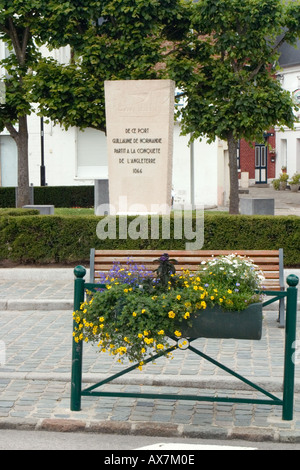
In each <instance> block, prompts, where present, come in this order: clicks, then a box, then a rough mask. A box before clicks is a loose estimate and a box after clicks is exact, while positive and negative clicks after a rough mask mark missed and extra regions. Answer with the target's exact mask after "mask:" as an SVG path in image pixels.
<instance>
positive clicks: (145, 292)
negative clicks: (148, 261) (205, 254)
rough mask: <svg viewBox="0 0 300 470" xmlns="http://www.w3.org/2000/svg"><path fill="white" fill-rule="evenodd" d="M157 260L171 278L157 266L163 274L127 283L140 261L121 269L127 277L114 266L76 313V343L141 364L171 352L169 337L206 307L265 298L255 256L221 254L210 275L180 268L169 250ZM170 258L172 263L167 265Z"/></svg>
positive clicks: (240, 306) (241, 305) (237, 306)
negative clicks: (89, 345)
mask: <svg viewBox="0 0 300 470" xmlns="http://www.w3.org/2000/svg"><path fill="white" fill-rule="evenodd" d="M157 261H158V262H159V267H163V271H168V275H169V281H168V282H167V283H166V282H164V281H165V279H164V277H161V276H160V274H161V272H160V270H159V268H158V270H156V271H155V272H157V273H158V274H159V277H153V273H152V275H151V273H150V274H148V277H147V275H145V276H144V279H143V280H140V279H137V280H136V281H135V282H130V281H129V282H126V283H125V282H124V281H123V278H124V274H123V273H124V271H127V272H125V276H126V275H127V278H129V279H131V277H133V276H134V274H135V272H134V271H135V269H134V268H135V266H134V265H133V266H130V265H129V266H128V264H127V266H126V267H125V268H121V269H119V273H121V277H119V276H118V272H117V271H116V269H114V268H113V269H112V272H111V273H109V274H108V275H107V277H106V282H105V284H106V285H105V286H103V285H102V288H100V289H99V290H100V292H98V291H96V293H95V294H94V295H93V297H92V298H91V300H89V301H86V302H84V303H83V304H82V305H81V308H80V310H79V311H77V312H74V314H73V316H74V319H75V323H76V324H77V326H76V327H75V329H74V333H73V335H74V339H75V342H80V341H86V342H89V341H91V342H93V343H97V344H98V346H99V348H100V350H101V351H103V352H105V351H106V350H108V351H109V353H110V354H112V355H114V356H115V355H117V356H118V357H119V361H120V362H122V360H123V358H124V357H127V358H128V359H129V360H130V361H137V362H138V363H139V368H140V367H142V366H143V364H144V362H143V361H144V360H145V358H146V357H147V356H149V354H150V355H154V354H158V355H162V354H168V348H169V347H170V340H169V338H172V339H180V338H181V337H182V336H183V334H182V331H185V329H186V326H191V325H192V319H193V318H194V317H197V315H199V313H200V314H201V310H205V309H206V308H207V307H215V306H218V307H219V308H221V309H223V310H234V311H242V310H245V308H246V307H247V306H249V305H250V304H251V303H254V302H257V301H259V296H258V294H256V292H255V291H256V289H259V288H260V287H261V281H262V276H261V275H259V274H256V273H255V265H254V264H253V263H252V262H251V261H250V260H247V259H241V258H239V257H235V256H232V257H225V258H224V257H222V258H220V259H219V258H217V259H216V260H214V261H212V262H210V263H208V266H207V267H208V270H209V273H208V274H207V275H204V274H203V272H202V270H201V271H199V272H198V273H193V274H191V273H189V272H188V271H178V272H177V273H176V272H175V269H174V263H170V262H169V255H168V254H167V253H166V254H164V255H163V256H162V257H161V258H160V259H159V260H157ZM167 263H169V267H168V268H167V269H164V268H166V266H167ZM175 264H176V263H175ZM163 265H164V266H163ZM224 266H226V272H225V271H224ZM169 270H171V274H170V271H169ZM199 270H200V266H199ZM220 270H223V271H220ZM138 274H140V273H138ZM233 278H234V281H233ZM103 287H104V288H103ZM182 328H183V329H182ZM168 337H169V338H168ZM182 341H184V340H182Z"/></svg>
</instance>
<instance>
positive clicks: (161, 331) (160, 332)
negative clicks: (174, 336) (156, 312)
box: [157, 330, 165, 335]
mask: <svg viewBox="0 0 300 470" xmlns="http://www.w3.org/2000/svg"><path fill="white" fill-rule="evenodd" d="M157 334H158V335H164V334H165V332H164V330H160V331H158V332H157Z"/></svg>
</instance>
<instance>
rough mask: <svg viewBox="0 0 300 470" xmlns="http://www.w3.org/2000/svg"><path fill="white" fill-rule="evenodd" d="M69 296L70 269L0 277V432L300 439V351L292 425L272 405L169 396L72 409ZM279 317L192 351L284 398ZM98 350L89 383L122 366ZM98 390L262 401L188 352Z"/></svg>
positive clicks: (89, 349) (88, 357)
mask: <svg viewBox="0 0 300 470" xmlns="http://www.w3.org/2000/svg"><path fill="white" fill-rule="evenodd" d="M4 271H5V272H4ZM24 271H26V272H24ZM293 272H295V274H299V271H297V270H293ZM285 274H286V275H287V274H288V272H286V273H285ZM58 275H59V279H60V280H57V278H58ZM46 278H47V279H48V281H45V279H46ZM72 298H73V276H72V269H70V270H60V272H55V270H52V269H48V270H38V269H37V270H36V269H28V268H24V270H8V269H5V270H4V269H3V270H0V305H1V307H0V310H1V311H0V362H2V363H3V362H4V364H2V365H1V366H0V428H17V429H19V428H23V429H24V428H25V429H47V430H61V431H66V430H78V431H83V430H88V431H95V432H102V433H105V432H106V433H111V432H116V433H126V434H149V435H150V434H151V435H157V436H168V437H175V436H176V437H180V436H189V437H206V438H224V439H225V438H232V439H233V438H246V439H247V438H248V439H251V440H256V439H257V440H272V441H276V440H280V441H281V442H300V373H299V372H300V370H299V364H300V354H299V360H298V358H297V354H296V359H297V360H296V364H297V365H296V395H295V413H294V420H293V421H291V422H288V421H282V420H281V408H280V407H276V406H268V405H251V404H224V403H210V402H196V401H178V400H174V399H172V400H162V399H149V400H145V399H141V398H137V399H131V398H130V399H125V398H110V397H109V398H107V397H101V398H95V397H91V398H86V397H83V398H82V410H81V411H80V412H77V413H76V412H71V411H70V371H71V345H72ZM1 302H2V303H1ZM25 304H26V305H25ZM299 310H300V309H299ZM276 318H277V313H276V312H272V311H271V310H266V311H265V315H264V329H263V338H262V340H261V341H257V342H252V341H236V340H206V339H201V340H197V342H195V343H193V344H194V345H195V346H196V347H198V349H200V350H202V351H203V352H204V353H206V354H208V355H210V356H212V357H213V358H214V359H216V360H218V361H220V362H221V363H223V364H225V365H226V366H228V367H230V368H232V369H234V370H235V371H236V372H238V373H240V374H241V375H244V376H246V377H247V378H248V379H250V380H252V381H253V382H254V383H257V384H258V385H261V386H262V387H263V388H265V389H267V390H268V391H269V392H271V393H273V394H274V395H276V396H278V397H279V398H281V396H282V376H283V351H284V336H285V330H283V329H280V328H278V324H277V322H276ZM299 322H300V318H298V325H299ZM299 331H300V330H298V335H297V337H298V339H299V340H300V335H299ZM96 349H97V348H95V347H93V346H91V345H84V363H83V377H84V382H85V383H86V384H92V383H95V382H98V381H99V380H101V379H102V378H103V377H107V376H110V375H111V374H112V373H115V372H118V371H120V370H121V367H122V366H121V365H120V364H118V363H117V362H116V361H115V360H114V359H113V358H111V357H110V356H108V355H106V354H101V355H99V353H98V352H97V351H96ZM105 390H109V391H116V390H123V391H127V392H128V391H142V392H146V393H151V392H153V391H154V393H163V392H168V393H172V394H177V393H182V392H183V390H184V392H183V393H184V394H203V395H213V396H214V395H216V394H217V395H218V396H222V395H225V396H239V397H241V396H242V397H244V396H245V395H246V396H247V397H249V396H250V397H253V398H261V397H262V395H261V394H260V393H259V392H255V391H253V390H252V389H251V390H250V389H249V388H248V387H247V386H246V385H244V384H242V383H240V382H238V381H237V379H235V378H233V377H231V376H229V375H228V374H226V373H225V372H223V371H222V370H220V369H217V368H216V367H215V366H214V365H213V364H211V363H209V362H207V361H204V360H202V359H201V358H199V357H198V356H196V355H194V354H192V353H191V352H189V351H177V352H176V353H174V355H173V359H171V360H170V359H166V358H161V359H160V360H158V361H157V364H148V365H147V366H146V367H145V368H144V370H143V372H140V371H136V372H132V373H131V374H128V375H125V376H124V377H121V378H119V379H118V380H117V381H116V382H115V383H114V384H107V385H106V386H105Z"/></svg>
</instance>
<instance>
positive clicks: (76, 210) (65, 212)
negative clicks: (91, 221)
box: [54, 207, 94, 217]
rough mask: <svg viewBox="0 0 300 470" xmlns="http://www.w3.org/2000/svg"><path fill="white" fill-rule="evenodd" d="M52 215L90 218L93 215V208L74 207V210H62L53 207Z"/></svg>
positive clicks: (61, 208)
mask: <svg viewBox="0 0 300 470" xmlns="http://www.w3.org/2000/svg"><path fill="white" fill-rule="evenodd" d="M54 215H71V216H77V215H78V216H80V217H84V216H87V215H88V216H90V215H94V208H93V207H92V208H90V209H86V208H80V207H74V208H68V207H67V208H64V207H55V209H54Z"/></svg>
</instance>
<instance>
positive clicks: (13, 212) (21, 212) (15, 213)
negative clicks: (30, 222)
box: [0, 209, 40, 217]
mask: <svg viewBox="0 0 300 470" xmlns="http://www.w3.org/2000/svg"><path fill="white" fill-rule="evenodd" d="M4 215H6V216H12V217H20V216H27V217H28V216H31V215H40V211H38V210H37V209H0V217H1V216H4Z"/></svg>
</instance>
